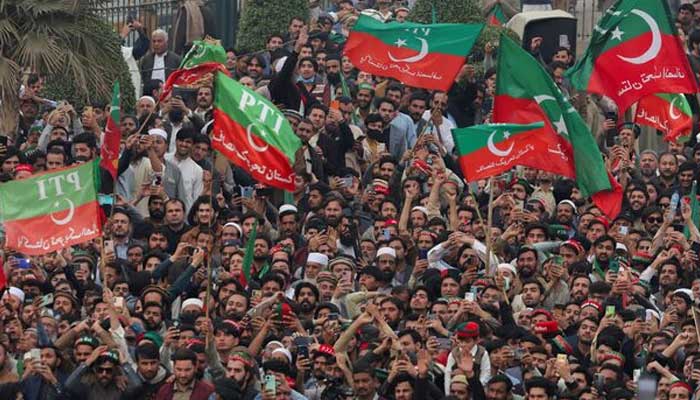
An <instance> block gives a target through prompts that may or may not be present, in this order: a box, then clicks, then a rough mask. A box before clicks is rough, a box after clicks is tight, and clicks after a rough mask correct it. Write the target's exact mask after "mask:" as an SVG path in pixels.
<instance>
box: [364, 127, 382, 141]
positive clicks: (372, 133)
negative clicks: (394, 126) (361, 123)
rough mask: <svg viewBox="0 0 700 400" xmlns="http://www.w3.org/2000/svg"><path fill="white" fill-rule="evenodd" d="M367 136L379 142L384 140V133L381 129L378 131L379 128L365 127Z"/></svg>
mask: <svg viewBox="0 0 700 400" xmlns="http://www.w3.org/2000/svg"><path fill="white" fill-rule="evenodd" d="M367 137H368V138H370V139H374V140H376V141H379V142H385V141H386V135H385V134H384V132H383V131H380V130H379V129H367Z"/></svg>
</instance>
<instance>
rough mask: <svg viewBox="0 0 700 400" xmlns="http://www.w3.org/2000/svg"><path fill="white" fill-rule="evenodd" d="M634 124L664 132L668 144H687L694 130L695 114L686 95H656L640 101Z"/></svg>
mask: <svg viewBox="0 0 700 400" xmlns="http://www.w3.org/2000/svg"><path fill="white" fill-rule="evenodd" d="M634 122H635V123H637V124H639V125H647V126H651V127H652V128H654V129H657V130H659V131H661V132H663V134H664V140H665V141H667V142H674V143H675V142H680V143H685V142H687V141H688V140H689V139H690V133H691V131H692V129H693V112H692V111H691V109H690V104H689V103H688V99H686V97H685V95H682V94H677V93H656V94H651V95H649V96H646V97H644V98H642V99H641V100H639V103H637V109H636V112H635V115H634Z"/></svg>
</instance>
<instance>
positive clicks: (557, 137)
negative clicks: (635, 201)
mask: <svg viewBox="0 0 700 400" xmlns="http://www.w3.org/2000/svg"><path fill="white" fill-rule="evenodd" d="M496 76H497V79H496V95H495V98H494V110H493V120H494V122H507V123H517V124H529V123H533V122H538V121H544V123H545V126H544V128H542V129H537V130H536V131H537V133H536V134H533V135H532V136H528V143H529V144H531V145H532V146H533V147H534V150H533V151H532V152H530V153H528V155H526V156H524V157H523V158H522V159H520V160H519V161H518V163H519V164H520V165H524V166H528V167H532V168H537V169H542V170H544V171H549V172H552V173H555V174H559V175H563V176H566V177H569V178H571V179H575V180H576V183H577V185H578V188H579V190H580V191H581V194H582V195H583V196H584V197H589V196H593V195H594V194H596V193H598V192H601V191H610V190H613V192H611V193H609V194H607V195H599V196H594V197H593V200H594V202H595V203H596V205H597V206H598V207H599V208H601V209H602V210H603V211H604V212H605V213H606V215H608V216H609V217H610V218H614V217H615V216H617V214H618V213H619V212H620V208H621V207H622V192H621V191H619V192H618V191H615V190H614V189H615V186H614V184H615V180H614V179H611V177H610V175H609V174H607V173H606V168H605V164H604V163H603V156H602V155H601V154H600V150H599V149H598V146H597V145H596V142H595V139H594V138H593V135H592V134H591V132H590V131H589V129H588V126H586V123H585V122H584V121H583V119H582V118H581V116H580V115H579V114H578V113H577V112H576V110H575V109H574V108H573V107H572V106H571V104H570V103H569V101H568V100H566V99H565V98H564V95H563V94H562V93H561V91H560V90H559V88H557V86H556V85H555V83H554V81H552V78H551V77H550V76H549V74H548V73H547V71H546V70H545V69H544V68H543V67H542V65H541V64H540V63H538V62H537V60H535V59H534V58H533V57H532V56H531V55H530V54H528V53H527V52H525V50H523V49H522V48H521V47H520V45H519V44H518V43H516V42H514V41H513V40H512V39H510V38H508V37H507V36H505V35H501V44H500V50H499V55H498V69H497V72H496ZM618 197H619V198H618ZM596 199H597V201H596Z"/></svg>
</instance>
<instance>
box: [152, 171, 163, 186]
mask: <svg viewBox="0 0 700 400" xmlns="http://www.w3.org/2000/svg"><path fill="white" fill-rule="evenodd" d="M162 184H163V174H162V173H153V174H152V176H151V186H160V185H162Z"/></svg>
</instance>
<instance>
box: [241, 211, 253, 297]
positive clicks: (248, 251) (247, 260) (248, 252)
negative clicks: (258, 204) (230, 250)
mask: <svg viewBox="0 0 700 400" xmlns="http://www.w3.org/2000/svg"><path fill="white" fill-rule="evenodd" d="M257 237H258V220H257V218H256V219H255V222H253V229H252V230H251V231H250V235H249V236H248V241H247V242H246V244H245V254H244V255H243V274H242V275H241V276H239V277H238V281H239V282H241V285H243V287H248V282H250V280H251V279H252V271H251V268H252V266H253V253H254V252H255V239H257Z"/></svg>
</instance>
